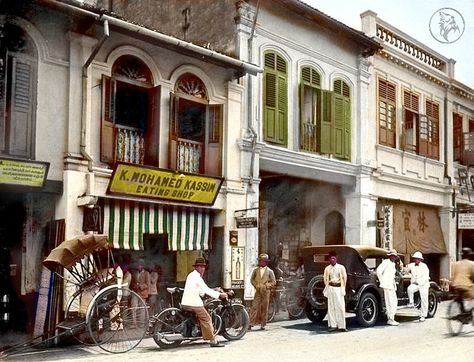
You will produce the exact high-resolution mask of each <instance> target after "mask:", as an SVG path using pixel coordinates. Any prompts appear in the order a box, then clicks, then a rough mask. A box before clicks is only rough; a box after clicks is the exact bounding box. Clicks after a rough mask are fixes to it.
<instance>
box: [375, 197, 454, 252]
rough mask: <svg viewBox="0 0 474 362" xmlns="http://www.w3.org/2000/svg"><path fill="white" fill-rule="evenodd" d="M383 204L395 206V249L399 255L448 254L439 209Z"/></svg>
mask: <svg viewBox="0 0 474 362" xmlns="http://www.w3.org/2000/svg"><path fill="white" fill-rule="evenodd" d="M382 204H383V205H393V247H394V248H395V249H396V250H397V251H398V252H399V253H401V254H410V255H411V254H413V253H414V252H415V251H420V252H421V253H423V254H446V253H447V251H446V244H445V242H444V237H443V231H442V230H441V225H440V220H439V216H438V209H437V208H435V207H430V206H425V205H419V204H410V203H402V202H396V201H393V202H391V201H390V200H386V201H384V202H383V203H382Z"/></svg>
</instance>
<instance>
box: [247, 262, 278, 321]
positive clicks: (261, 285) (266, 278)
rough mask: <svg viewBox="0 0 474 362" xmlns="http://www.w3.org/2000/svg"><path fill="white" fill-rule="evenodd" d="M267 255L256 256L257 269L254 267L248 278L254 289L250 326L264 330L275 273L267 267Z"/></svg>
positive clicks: (274, 283)
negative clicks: (256, 326)
mask: <svg viewBox="0 0 474 362" xmlns="http://www.w3.org/2000/svg"><path fill="white" fill-rule="evenodd" d="M269 261H270V259H269V258H268V254H260V255H259V256H258V267H256V268H255V269H254V270H253V272H252V275H251V277H250V282H251V283H252V285H253V287H254V288H255V296H254V297H253V302H252V306H251V307H250V326H249V329H251V328H252V326H255V325H257V324H260V329H262V330H263V329H265V325H266V324H267V316H268V305H269V304H270V294H271V292H272V288H273V287H274V286H275V285H276V279H275V273H273V270H271V269H270V268H269V267H268V262H269Z"/></svg>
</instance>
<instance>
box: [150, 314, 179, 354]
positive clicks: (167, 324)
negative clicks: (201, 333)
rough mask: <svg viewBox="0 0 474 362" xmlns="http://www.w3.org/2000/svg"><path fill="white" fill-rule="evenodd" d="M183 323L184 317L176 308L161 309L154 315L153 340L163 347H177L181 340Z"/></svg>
mask: <svg viewBox="0 0 474 362" xmlns="http://www.w3.org/2000/svg"><path fill="white" fill-rule="evenodd" d="M185 323H186V318H185V316H184V315H183V313H182V312H181V311H180V310H179V309H178V308H167V309H165V310H163V311H162V312H161V313H160V314H158V316H157V317H156V321H155V326H154V329H153V340H154V341H155V343H156V344H157V345H158V346H159V347H160V348H163V349H168V348H173V347H177V346H178V345H179V344H180V343H181V342H182V340H183V335H182V334H183V331H184V325H185ZM168 337H169V338H168ZM172 337H173V338H172ZM174 337H177V338H174Z"/></svg>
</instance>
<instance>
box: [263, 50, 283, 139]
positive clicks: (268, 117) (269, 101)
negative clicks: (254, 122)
mask: <svg viewBox="0 0 474 362" xmlns="http://www.w3.org/2000/svg"><path fill="white" fill-rule="evenodd" d="M263 79H264V80H263V108H264V109H263V111H264V115H263V118H264V126H263V128H264V129H263V134H264V140H265V141H266V142H271V143H275V144H280V145H286V144H287V138H288V71H287V64H286V61H285V60H284V59H283V57H282V56H281V55H279V54H277V53H275V52H270V51H269V52H266V53H265V54H264V73H263Z"/></svg>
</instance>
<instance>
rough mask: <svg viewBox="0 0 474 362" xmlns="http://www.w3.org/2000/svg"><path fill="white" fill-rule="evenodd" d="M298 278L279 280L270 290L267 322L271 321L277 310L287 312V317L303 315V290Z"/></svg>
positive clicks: (293, 317)
mask: <svg viewBox="0 0 474 362" xmlns="http://www.w3.org/2000/svg"><path fill="white" fill-rule="evenodd" d="M299 284H300V283H299V281H298V280H291V279H290V280H279V281H278V282H277V286H276V288H275V289H274V290H272V294H271V295H270V303H269V305H268V314H267V322H271V321H272V320H273V319H274V318H275V315H276V314H277V312H278V311H280V310H283V311H287V312H288V318H290V319H298V318H301V317H303V315H304V310H305V299H304V298H303V296H304V292H303V289H302V287H301V286H300V285H299Z"/></svg>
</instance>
